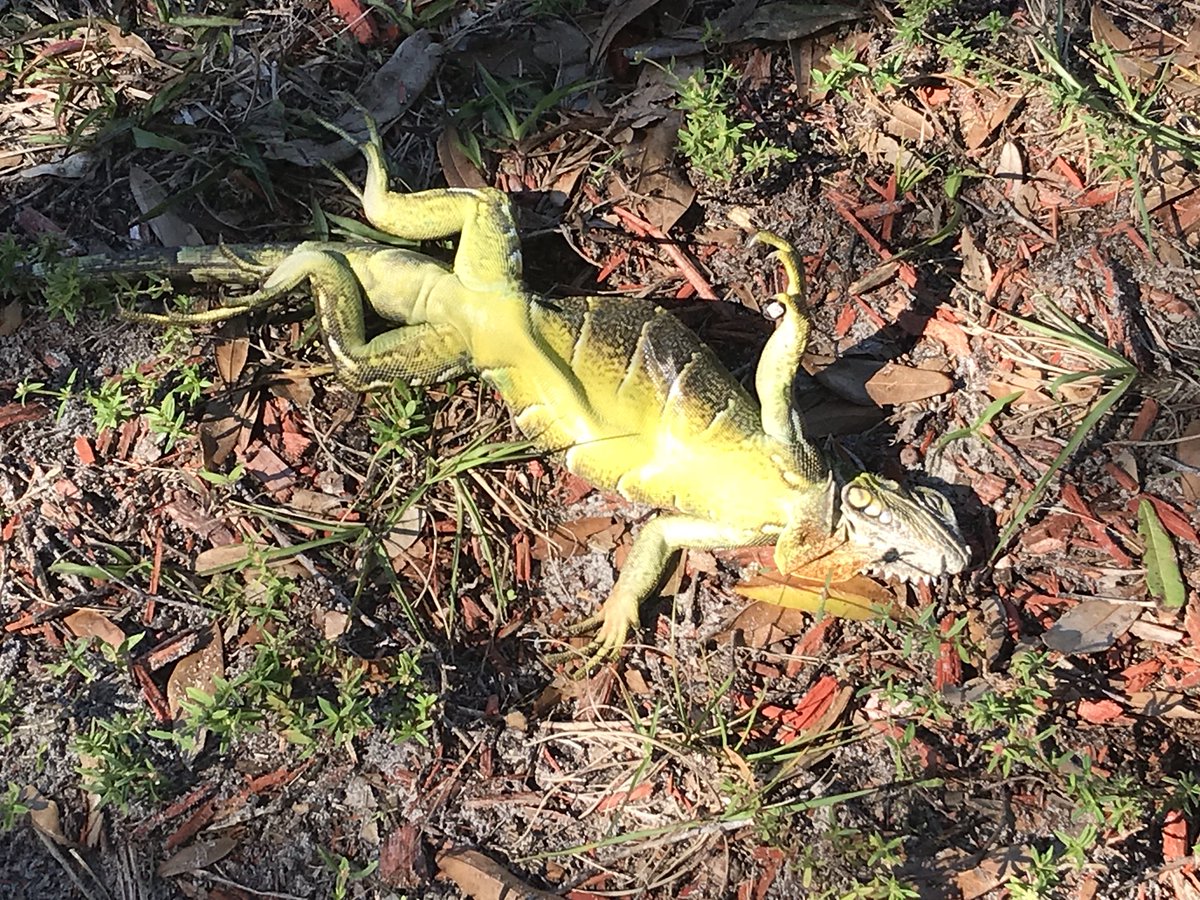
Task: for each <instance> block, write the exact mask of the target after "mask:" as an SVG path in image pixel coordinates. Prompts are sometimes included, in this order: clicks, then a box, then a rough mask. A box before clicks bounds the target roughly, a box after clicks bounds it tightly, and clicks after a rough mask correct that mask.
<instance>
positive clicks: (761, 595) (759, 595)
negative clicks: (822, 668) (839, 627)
mask: <svg viewBox="0 0 1200 900" xmlns="http://www.w3.org/2000/svg"><path fill="white" fill-rule="evenodd" d="M734 590H735V591H737V593H739V594H741V595H742V596H743V597H748V598H750V599H751V600H758V601H759V602H761V603H770V604H773V605H775V606H783V607H786V608H788V609H800V610H804V611H805V612H810V613H818V612H819V613H824V614H826V615H830V616H838V617H839V618H842V619H856V620H859V621H862V620H864V619H877V618H880V617H881V616H885V615H886V616H895V615H896V614H897V612H898V609H899V601H898V600H897V599H896V595H895V594H893V593H892V592H891V591H890V590H888V589H887V588H886V587H884V586H883V585H881V584H879V582H877V581H873V580H872V579H870V578H867V577H866V576H865V575H856V576H854V577H853V578H851V579H849V580H848V581H843V582H840V583H838V584H830V585H826V584H825V583H824V582H822V581H815V580H813V579H811V578H800V577H797V576H794V575H792V576H787V575H779V574H778V573H772V574H770V575H759V576H757V577H755V578H752V579H751V580H750V581H747V582H745V583H743V584H739V585H735V586H734Z"/></svg>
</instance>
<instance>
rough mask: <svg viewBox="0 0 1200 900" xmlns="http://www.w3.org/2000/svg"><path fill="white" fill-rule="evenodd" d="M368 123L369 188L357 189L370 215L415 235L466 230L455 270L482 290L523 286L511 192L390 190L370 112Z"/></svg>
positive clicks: (383, 225)
mask: <svg viewBox="0 0 1200 900" xmlns="http://www.w3.org/2000/svg"><path fill="white" fill-rule="evenodd" d="M367 123H368V126H369V133H370V138H369V140H367V141H366V142H365V143H361V144H359V149H360V150H361V151H362V153H363V156H365V157H366V159H367V177H366V181H365V183H364V185H363V189H362V190H361V191H358V190H355V194H356V195H357V196H358V197H359V198H360V199H361V200H362V205H363V212H364V213H365V214H366V217H367V221H369V222H370V223H371V224H372V225H374V226H375V227H376V228H378V229H380V230H381V231H386V232H387V233H388V234H394V235H396V237H401V238H405V239H406V240H411V241H430V240H438V239H440V238H447V237H452V236H454V235H456V234H458V235H461V237H460V238H459V242H458V252H457V253H456V254H455V256H454V274H455V275H457V276H458V278H459V280H461V281H462V282H463V284H465V285H466V286H467V287H468V288H470V289H471V290H476V291H488V290H497V291H504V290H511V291H519V290H521V268H522V266H521V241H520V238H519V236H518V235H517V225H516V221H515V220H514V218H513V212H512V206H511V205H510V203H509V200H508V195H507V194H505V193H504V192H503V191H498V190H496V189H495V188H440V189H435V190H429V191H419V192H417V193H415V194H404V193H398V192H396V191H392V190H389V189H388V170H387V161H386V159H385V157H384V151H383V140H382V139H381V138H380V136H379V132H378V130H377V129H376V128H375V125H374V122H372V121H371V120H370V118H368V119H367ZM327 127H328V126H327ZM334 130H335V131H336V132H337V133H338V134H341V135H342V137H343V138H345V139H346V140H353V138H352V137H351V136H350V135H349V134H346V133H345V132H343V131H341V130H340V129H336V128H335V129H334ZM341 177H342V178H343V179H344V176H341Z"/></svg>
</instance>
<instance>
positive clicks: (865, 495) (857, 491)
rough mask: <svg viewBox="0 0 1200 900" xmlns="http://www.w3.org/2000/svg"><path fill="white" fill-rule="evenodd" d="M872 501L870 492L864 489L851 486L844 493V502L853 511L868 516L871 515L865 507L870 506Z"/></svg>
mask: <svg viewBox="0 0 1200 900" xmlns="http://www.w3.org/2000/svg"><path fill="white" fill-rule="evenodd" d="M872 499H873V498H872V497H871V492H870V491H868V490H867V489H866V488H860V487H856V486H854V485H851V487H850V489H849V490H847V491H846V502H847V503H849V504H850V505H851V506H853V507H854V508H855V509H857V510H862V511H863V512H866V513H867V514H868V515H871V513H870V512H869V511H868V510H867V507H868V506H869V505H870V503H871V500H872Z"/></svg>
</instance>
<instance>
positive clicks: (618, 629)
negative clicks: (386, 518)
mask: <svg viewBox="0 0 1200 900" xmlns="http://www.w3.org/2000/svg"><path fill="white" fill-rule="evenodd" d="M361 150H362V152H363V154H364V156H365V157H366V162H367V173H366V180H365V185H364V187H363V188H362V189H361V190H359V189H358V188H357V186H355V185H353V184H352V183H350V182H349V180H348V179H346V178H345V177H344V176H341V177H342V179H343V181H345V182H346V183H347V184H348V185H349V186H350V188H351V189H352V190H353V191H354V193H355V194H356V195H357V196H358V198H359V199H360V200H361V203H362V207H363V211H364V213H365V215H366V218H367V220H368V221H369V222H370V223H371V224H372V225H373V226H375V227H376V228H378V229H380V230H382V231H384V232H387V233H389V234H392V235H396V236H398V237H401V238H405V239H409V240H413V241H420V240H437V239H443V238H447V237H451V236H453V235H455V234H457V235H459V242H458V248H457V251H456V254H455V257H454V263H453V265H452V266H449V265H445V264H443V263H441V262H438V261H435V260H433V259H431V258H429V257H427V256H425V255H423V254H421V253H418V252H415V251H412V250H405V249H397V248H393V247H388V246H385V245H378V244H370V243H361V244H340V243H307V244H300V245H297V246H296V247H295V248H294V249H293V250H291V251H290V252H287V253H286V254H285V253H283V252H281V251H280V250H278V249H271V248H258V249H256V250H254V251H252V252H249V253H248V254H247V257H248V258H247V260H246V261H245V262H240V263H236V264H235V265H234V266H232V267H231V265H230V261H231V259H232V258H233V257H234V255H233V254H232V253H231V252H229V251H224V252H214V250H213V248H207V249H206V248H193V249H186V248H185V249H182V250H180V251H179V255H178V257H177V264H176V265H175V266H173V267H168V271H167V272H166V274H172V273H173V272H178V271H180V270H187V271H188V273H189V274H190V275H191V276H192V277H197V276H200V277H203V276H204V275H205V268H206V267H208V268H210V269H211V272H210V273H209V275H210V277H222V276H223V275H228V274H229V273H230V271H231V269H232V271H234V272H237V273H238V277H237V278H235V279H234V280H242V281H246V280H255V281H258V280H260V279H265V280H261V287H260V288H259V289H258V290H257V291H255V292H254V293H252V294H249V295H247V296H243V297H240V298H234V299H233V300H231V301H230V302H229V304H228V305H226V306H222V307H218V308H216V309H213V310H210V311H207V312H203V313H196V314H181V315H165V316H160V315H148V314H135V316H134V318H138V319H142V320H148V321H157V322H171V323H179V322H183V323H188V324H192V323H198V322H210V321H217V320H221V319H225V318H229V317H231V316H236V315H239V314H242V313H245V312H248V311H250V310H252V309H255V308H258V307H262V306H265V305H267V304H271V303H273V302H275V301H276V300H278V299H279V298H280V297H281V296H282V295H284V294H286V293H287V292H289V291H291V290H293V289H294V288H297V287H299V286H301V285H302V284H303V283H304V282H306V281H307V282H308V283H309V285H310V286H311V290H312V294H313V298H314V303H315V308H316V317H317V322H318V325H319V327H320V331H321V334H322V336H323V338H324V342H325V346H326V348H327V350H328V354H329V357H330V360H331V362H332V365H333V369H334V371H335V372H336V374H337V376H338V377H339V378H340V380H341V381H342V382H343V383H344V384H346V385H347V386H348V387H350V388H352V389H354V390H361V391H369V390H372V389H376V388H380V387H383V386H385V385H388V384H391V383H392V382H394V381H395V380H397V379H400V380H403V381H405V382H407V383H409V384H411V385H423V384H431V383H434V382H439V381H445V380H447V379H451V378H455V377H458V376H460V375H463V374H465V373H471V372H473V373H476V374H477V375H478V376H479V377H480V378H482V379H483V380H484V381H485V382H487V383H488V384H490V385H491V386H492V387H494V388H495V390H496V391H497V392H498V393H499V394H500V396H501V397H502V398H503V399H504V401H505V402H506V403H507V404H508V406H509V407H510V408H511V410H512V413H513V416H514V419H515V421H516V424H517V426H518V427H519V428H520V430H521V431H522V432H523V433H524V434H525V435H526V436H527V437H528V438H529V440H530V441H531V442H532V443H533V444H534V446H535V447H537V448H538V449H540V450H542V451H545V452H551V453H554V454H557V455H558V456H559V457H560V459H561V460H562V463H563V464H564V465H565V466H566V468H567V469H568V470H569V471H571V472H573V473H574V474H576V475H579V476H581V477H583V478H584V479H586V480H588V481H590V482H591V483H592V484H595V485H597V486H598V487H601V488H605V489H608V490H611V491H615V492H616V493H618V494H620V495H621V496H622V497H624V498H625V499H627V500H629V501H634V502H638V503H644V504H648V505H650V506H654V507H658V508H662V509H667V508H669V509H671V510H673V511H671V512H663V513H661V514H659V515H658V516H656V517H654V518H652V519H650V520H649V521H647V522H646V523H645V524H644V525H643V526H642V528H641V531H640V532H639V533H638V535H637V537H636V539H635V541H634V543H633V546H632V549H631V551H630V553H629V556H628V558H627V559H626V561H625V564H624V566H623V567H622V569H621V572H620V574H619V577H618V579H617V582H616V585H615V586H614V588H613V590H612V593H611V594H610V595H609V597H608V599H607V600H606V601H605V602H604V603H603V605H602V606H601V608H600V611H599V613H598V614H597V615H595V616H593V617H591V618H590V619H587V620H586V621H584V622H582V623H580V624H579V625H578V626H577V627H576V628H574V629H572V631H573V632H577V633H582V632H585V631H588V630H590V629H596V631H595V637H594V639H593V641H592V642H591V644H589V645H588V647H587V648H585V649H584V651H583V653H584V655H585V656H588V657H589V660H588V662H587V666H588V667H590V666H591V665H593V664H595V663H596V662H599V661H602V660H604V659H607V658H610V657H612V656H614V655H615V654H616V653H617V652H618V651H619V650H620V648H621V647H622V646H623V645H624V643H625V641H626V638H627V635H628V632H629V629H630V628H631V626H634V625H636V623H637V620H638V610H639V606H640V604H641V603H642V601H644V600H645V599H646V598H647V597H648V596H650V595H651V594H652V593H653V592H654V590H655V588H656V587H657V586H658V584H659V582H660V581H661V580H662V578H663V576H664V573H665V570H666V568H667V566H668V563H669V561H670V558H671V556H672V554H673V553H675V551H677V550H679V549H680V548H684V547H690V548H712V549H716V548H737V547H751V546H761V545H774V557H775V562H776V564H777V565H778V567H779V569H780V571H781V572H784V573H800V572H803V573H805V574H810V575H813V576H814V577H818V578H822V579H824V578H826V577H827V578H828V579H829V580H830V581H832V582H837V581H841V580H845V579H846V578H848V577H849V576H851V575H853V574H855V573H857V572H859V571H862V570H871V571H873V572H875V573H877V574H882V575H885V576H898V577H900V578H903V579H907V580H911V579H920V578H936V577H939V576H942V575H946V574H952V573H956V572H959V571H961V570H962V569H963V568H964V567H965V566H966V565H967V562H968V556H969V554H968V550H967V547H966V545H965V544H964V542H963V539H962V537H961V535H960V534H959V530H958V526H957V523H956V520H955V516H954V513H953V511H952V509H951V508H950V505H949V504H948V502H947V501H946V500H945V499H944V498H943V497H942V496H941V495H940V494H939V493H937V492H936V491H933V490H931V489H928V488H922V487H914V488H911V489H905V488H903V487H901V486H900V485H899V484H897V483H896V482H893V481H890V480H887V479H884V478H881V477H878V476H875V475H872V474H869V473H865V472H864V473H861V474H856V475H853V476H852V477H843V476H840V475H838V474H836V473H835V472H834V471H833V470H832V468H831V466H830V465H829V464H828V462H827V461H826V459H825V458H824V457H823V455H822V453H821V452H820V450H819V449H818V448H817V447H816V446H815V445H814V444H813V443H811V442H810V441H809V440H807V439H806V438H805V436H804V432H803V428H802V421H801V418H800V416H799V414H798V413H797V411H796V409H795V408H794V406H793V404H792V381H793V378H794V376H795V374H796V371H797V368H798V366H799V363H800V358H801V356H802V354H803V352H804V349H805V345H806V343H807V340H808V331H809V325H808V319H807V317H806V315H805V313H804V310H803V308H802V293H803V275H802V269H801V265H800V263H799V261H798V259H797V257H796V254H795V251H794V250H793V248H792V247H791V246H790V245H789V244H788V243H787V242H786V241H784V240H782V239H781V238H779V237H777V236H776V235H774V234H771V233H770V232H760V233H759V234H758V235H757V239H758V240H759V241H761V242H763V243H766V244H768V245H770V246H771V247H772V248H774V252H775V253H776V254H777V255H778V257H779V259H780V261H781V263H782V265H783V268H784V271H785V273H786V276H787V288H786V290H785V291H784V292H782V293H780V294H778V295H777V296H776V297H775V299H776V300H777V301H778V303H779V304H780V305H781V306H782V308H783V315H782V318H781V321H780V323H779V325H778V327H777V328H776V330H775V331H774V333H773V334H772V336H771V337H770V339H769V340H768V341H767V344H766V346H765V348H764V350H763V353H762V357H761V360H760V361H759V364H758V368H757V373H756V376H755V388H756V391H757V394H758V400H757V401H756V400H755V399H754V398H753V397H751V396H750V394H749V393H748V392H747V391H746V390H745V389H744V388H743V387H742V385H741V384H740V383H739V382H738V381H737V379H735V378H734V377H733V375H732V374H730V372H728V371H727V370H726V369H725V368H724V367H723V366H722V365H721V364H720V363H719V362H718V360H717V358H716V356H715V355H714V354H713V352H712V350H711V349H709V348H708V347H707V346H706V345H705V344H704V343H702V342H701V341H700V339H699V338H698V337H697V336H696V335H695V334H694V333H693V332H691V331H690V330H689V329H688V328H687V327H686V326H684V325H683V324H682V323H681V322H680V321H679V320H678V319H677V318H675V317H674V316H672V315H670V314H669V313H667V312H665V311H664V310H663V309H662V308H660V307H658V306H656V305H654V304H653V303H650V302H647V301H643V300H636V299H628V298H617V297H566V298H561V299H558V298H550V297H545V296H542V295H540V294H537V293H534V292H531V291H529V290H528V289H527V288H526V287H525V285H524V284H523V282H522V272H521V270H522V261H521V246H520V241H519V238H518V235H517V229H516V225H515V221H514V218H513V213H512V209H511V207H510V205H509V200H508V197H507V196H506V195H505V194H504V193H502V192H500V191H498V190H494V189H490V188H479V189H466V188H462V189H459V188H449V189H441V190H428V191H423V192H419V193H412V194H401V193H397V192H393V191H391V190H390V189H389V187H388V174H387V167H386V163H385V158H384V153H383V149H382V142H381V140H380V138H379V135H378V133H377V132H376V131H375V129H374V128H371V133H370V138H369V139H368V140H367V141H366V142H364V143H362V144H361ZM339 175H340V173H339ZM122 268H123V270H126V271H127V270H128V261H126V262H125V264H124V265H123V266H122ZM94 270H95V267H93V271H94ZM239 270H240V271H239ZM364 305H366V306H369V307H370V308H371V309H372V310H373V311H374V312H375V313H376V314H377V315H378V316H380V317H382V318H383V319H385V320H387V321H388V322H389V323H396V326H395V327H394V328H391V329H390V330H388V331H384V332H383V333H381V334H379V335H378V336H376V337H373V338H368V337H367V335H366V332H365V329H364Z"/></svg>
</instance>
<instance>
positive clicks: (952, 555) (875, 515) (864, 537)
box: [834, 473, 970, 581]
mask: <svg viewBox="0 0 1200 900" xmlns="http://www.w3.org/2000/svg"><path fill="white" fill-rule="evenodd" d="M840 500H841V503H840V505H839V506H840V508H839V511H838V514H837V522H836V524H835V526H834V534H837V535H840V536H842V537H843V538H844V539H845V541H846V544H847V548H854V549H853V550H852V551H850V552H851V553H854V554H857V555H859V557H860V558H861V559H862V560H863V565H862V568H863V569H865V570H866V571H868V572H870V573H872V574H874V575H879V576H882V577H885V578H899V579H901V580H904V581H928V580H930V579H933V578H940V577H941V576H943V575H953V574H955V573H957V572H961V571H962V570H963V569H965V568H966V567H967V563H968V562H970V551H969V549H968V548H967V545H966V543H965V542H964V541H963V538H962V535H961V533H960V532H959V530H958V522H957V521H956V519H955V517H954V510H953V509H952V508H951V507H950V504H949V503H948V502H947V500H946V498H945V497H943V496H942V495H941V494H939V493H938V492H937V491H934V490H931V489H929V488H923V487H915V488H913V489H911V490H905V489H904V488H902V487H901V486H900V485H899V484H897V483H896V482H894V481H890V480H888V479H886V478H880V477H878V476H875V475H871V474H870V473H862V474H860V475H858V476H856V477H855V478H853V479H852V480H851V481H849V482H848V483H847V484H846V485H845V486H844V487H843V488H842V490H841V495H840Z"/></svg>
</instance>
